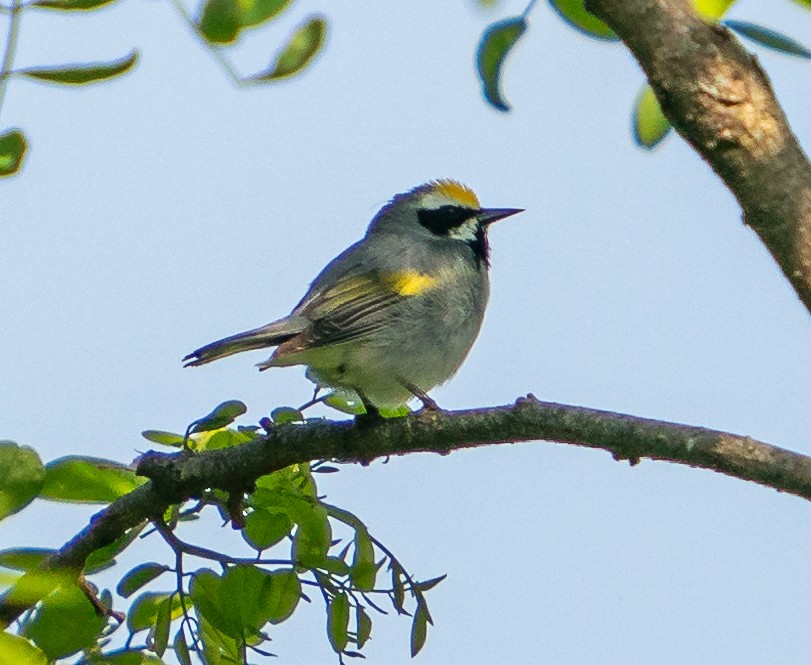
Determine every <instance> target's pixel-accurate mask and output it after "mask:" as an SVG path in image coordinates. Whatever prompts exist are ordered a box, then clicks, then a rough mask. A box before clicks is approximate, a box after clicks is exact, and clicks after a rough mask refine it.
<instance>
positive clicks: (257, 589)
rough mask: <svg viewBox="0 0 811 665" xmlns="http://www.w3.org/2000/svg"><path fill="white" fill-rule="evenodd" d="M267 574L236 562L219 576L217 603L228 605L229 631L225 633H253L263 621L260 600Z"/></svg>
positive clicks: (235, 634)
mask: <svg viewBox="0 0 811 665" xmlns="http://www.w3.org/2000/svg"><path fill="white" fill-rule="evenodd" d="M269 575H270V574H269V573H268V572H266V571H264V570H262V569H260V568H257V567H256V566H251V565H247V564H240V565H237V566H232V567H231V568H229V569H228V571H227V572H226V573H225V575H223V576H222V578H221V586H220V603H221V605H222V604H224V605H225V606H226V607H227V608H228V609H227V611H228V615H229V616H228V619H229V627H230V630H227V631H226V632H227V633H228V634H229V635H231V636H232V637H237V638H241V637H242V636H243V635H244V636H250V635H253V634H255V633H256V632H258V631H259V629H260V628H261V627H262V626H264V625H265V623H266V622H267V618H266V614H265V612H266V607H264V603H263V602H262V600H263V597H264V595H265V592H264V587H265V585H266V584H267V585H268V586H269V585H270V581H269Z"/></svg>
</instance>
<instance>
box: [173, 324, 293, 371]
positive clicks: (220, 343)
mask: <svg viewBox="0 0 811 665" xmlns="http://www.w3.org/2000/svg"><path fill="white" fill-rule="evenodd" d="M306 323H307V322H306V320H304V319H303V318H301V317H297V316H290V317H287V318H285V319H280V320H279V321H274V322H273V323H268V324H267V325H266V326H262V327H261V328H255V329H254V330H248V331H246V332H242V333H237V334H236V335H231V336H230V337H226V338H224V339H220V340H217V341H216V342H211V344H206V345H205V346H201V347H200V348H199V349H196V350H195V351H192V352H191V353H190V354H189V355H187V356H186V357H185V358H183V361H184V362H185V363H186V364H185V365H184V367H194V366H197V365H205V364H206V363H210V362H211V361H212V360H219V359H220V358H225V357H226V356H230V355H233V354H235V353H242V352H243V351H252V350H254V349H263V348H266V347H269V346H278V345H279V344H281V343H282V342H285V341H287V340H288V339H290V338H291V337H295V336H296V335H298V334H299V333H300V332H301V331H302V330H304V328H305V327H306Z"/></svg>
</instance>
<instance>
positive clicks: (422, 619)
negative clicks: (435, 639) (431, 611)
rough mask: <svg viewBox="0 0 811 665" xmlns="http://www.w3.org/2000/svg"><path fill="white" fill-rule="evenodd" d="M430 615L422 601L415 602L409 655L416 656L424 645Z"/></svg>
mask: <svg viewBox="0 0 811 665" xmlns="http://www.w3.org/2000/svg"><path fill="white" fill-rule="evenodd" d="M429 621H430V616H429V615H428V609H427V608H426V607H425V604H424V603H419V602H418V603H417V611H416V612H414V620H413V621H412V622H411V657H412V658H413V657H414V656H416V655H417V654H418V653H419V652H420V650H421V649H422V647H423V646H424V645H425V638H426V637H427V635H428V622H429Z"/></svg>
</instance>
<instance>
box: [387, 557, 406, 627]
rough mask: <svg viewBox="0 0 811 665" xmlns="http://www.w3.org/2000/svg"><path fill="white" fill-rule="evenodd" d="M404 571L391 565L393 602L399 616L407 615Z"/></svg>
mask: <svg viewBox="0 0 811 665" xmlns="http://www.w3.org/2000/svg"><path fill="white" fill-rule="evenodd" d="M402 573H403V569H402V568H401V567H400V566H398V565H394V564H393V563H392V565H391V588H392V595H391V602H392V605H394V609H395V610H397V614H406V611H405V583H404V582H403V574H402Z"/></svg>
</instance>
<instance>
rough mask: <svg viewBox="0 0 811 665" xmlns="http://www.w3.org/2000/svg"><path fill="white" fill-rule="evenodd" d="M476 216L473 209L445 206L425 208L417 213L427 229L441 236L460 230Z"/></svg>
mask: <svg viewBox="0 0 811 665" xmlns="http://www.w3.org/2000/svg"><path fill="white" fill-rule="evenodd" d="M475 214H476V211H475V210H473V209H471V208H463V207H462V206H454V205H445V206H441V207H439V208H423V209H422V210H418V211H417V217H418V219H419V220H420V224H422V225H423V226H424V227H425V228H426V229H428V230H429V231H432V232H433V233H436V234H437V235H440V236H446V235H448V234H449V233H450V232H451V231H453V230H454V229H457V228H459V227H460V226H461V225H462V224H464V223H465V222H466V221H468V220H469V219H470V218H471V217H473V216H474V215H475Z"/></svg>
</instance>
